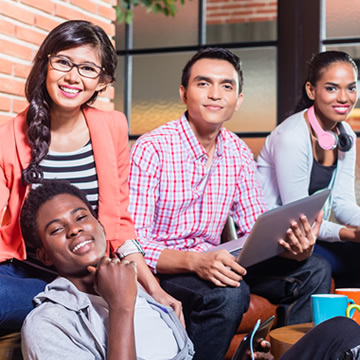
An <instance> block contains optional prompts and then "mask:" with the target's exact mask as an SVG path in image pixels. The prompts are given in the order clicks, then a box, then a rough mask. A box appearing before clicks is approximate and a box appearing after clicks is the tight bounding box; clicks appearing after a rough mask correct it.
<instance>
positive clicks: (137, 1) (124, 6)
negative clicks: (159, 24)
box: [115, 0, 185, 24]
mask: <svg viewBox="0 0 360 360" xmlns="http://www.w3.org/2000/svg"><path fill="white" fill-rule="evenodd" d="M177 1H179V2H180V4H181V5H184V3H185V0H119V2H121V5H116V6H115V10H116V18H117V21H118V22H119V23H123V22H126V23H127V24H130V23H131V21H132V19H133V17H134V12H133V8H134V7H135V6H138V5H142V6H144V7H145V8H146V10H147V12H153V13H154V14H157V13H161V14H164V15H165V16H175V13H176V11H177V7H176V5H175V3H176V2H177Z"/></svg>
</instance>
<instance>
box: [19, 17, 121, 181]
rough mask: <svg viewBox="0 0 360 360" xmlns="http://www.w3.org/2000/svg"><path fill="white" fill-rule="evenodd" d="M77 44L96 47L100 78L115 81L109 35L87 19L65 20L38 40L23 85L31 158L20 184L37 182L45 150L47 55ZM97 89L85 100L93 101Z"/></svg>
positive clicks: (48, 102) (47, 133)
mask: <svg viewBox="0 0 360 360" xmlns="http://www.w3.org/2000/svg"><path fill="white" fill-rule="evenodd" d="M81 45H90V46H93V47H94V48H98V49H99V50H100V51H99V52H100V57H101V66H102V67H103V68H104V69H105V70H104V72H103V73H102V74H101V75H100V82H103V81H108V82H113V81H115V70H116V65H117V56H116V52H115V49H114V47H113V45H112V44H111V41H110V39H109V37H108V36H107V35H106V33H105V32H104V30H103V29H102V28H101V27H99V26H97V25H93V24H92V23H90V22H88V21H83V20H71V21H66V22H64V23H62V24H60V25H58V26H57V27H56V28H54V29H53V30H52V31H51V32H50V33H49V34H48V35H47V37H46V38H45V40H44V42H43V43H42V44H41V46H40V48H39V50H38V52H37V54H36V56H35V58H34V63H33V67H32V69H31V71H30V74H29V77H28V79H27V81H26V85H25V94H26V98H27V100H28V102H29V104H30V106H29V109H28V112H27V116H26V121H27V124H28V126H29V129H28V132H27V136H28V139H29V143H30V146H31V162H30V164H29V166H28V167H27V168H26V169H24V170H23V172H22V180H23V183H24V184H34V183H40V182H42V179H43V172H42V170H41V168H40V166H39V163H40V162H41V160H43V159H44V157H45V156H46V154H47V153H48V151H49V145H50V107H51V101H52V100H51V98H50V96H49V94H48V91H47V89H46V77H47V67H48V55H49V54H51V55H54V54H57V53H58V52H60V51H62V50H66V49H70V48H73V47H77V46H81ZM97 95H98V91H95V93H94V95H93V96H92V97H91V98H90V99H89V100H88V101H87V104H91V103H93V102H94V101H95V99H96V97H97Z"/></svg>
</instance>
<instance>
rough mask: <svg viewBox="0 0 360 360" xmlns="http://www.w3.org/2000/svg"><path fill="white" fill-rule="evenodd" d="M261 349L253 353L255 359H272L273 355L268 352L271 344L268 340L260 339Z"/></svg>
mask: <svg viewBox="0 0 360 360" xmlns="http://www.w3.org/2000/svg"><path fill="white" fill-rule="evenodd" d="M260 347H261V348H262V349H261V351H257V352H255V353H254V358H255V359H264V360H273V359H274V357H273V356H272V354H271V353H270V348H271V345H270V343H269V342H268V341H266V340H262V341H261V342H260Z"/></svg>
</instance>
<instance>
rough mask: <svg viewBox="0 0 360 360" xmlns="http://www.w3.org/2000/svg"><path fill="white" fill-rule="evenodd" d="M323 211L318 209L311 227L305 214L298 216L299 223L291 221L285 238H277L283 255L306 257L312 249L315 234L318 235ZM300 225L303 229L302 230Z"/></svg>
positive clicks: (291, 257)
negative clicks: (283, 250)
mask: <svg viewBox="0 0 360 360" xmlns="http://www.w3.org/2000/svg"><path fill="white" fill-rule="evenodd" d="M322 218H323V212H322V211H320V213H319V215H318V216H317V218H316V220H315V223H314V225H313V227H311V225H310V224H309V222H308V220H307V218H306V216H304V215H303V216H301V217H300V223H301V225H302V226H300V225H299V223H298V222H296V221H293V222H292V223H291V224H290V228H289V229H288V230H287V232H286V238H285V239H281V240H279V244H280V245H281V246H283V247H284V249H285V252H284V253H283V254H282V256H283V257H286V258H289V259H294V260H297V261H303V260H306V259H308V258H309V257H310V256H311V255H312V253H313V250H314V245H315V241H316V238H317V236H318V235H319V231H320V225H321V222H322ZM301 227H302V228H303V229H304V231H302V229H301Z"/></svg>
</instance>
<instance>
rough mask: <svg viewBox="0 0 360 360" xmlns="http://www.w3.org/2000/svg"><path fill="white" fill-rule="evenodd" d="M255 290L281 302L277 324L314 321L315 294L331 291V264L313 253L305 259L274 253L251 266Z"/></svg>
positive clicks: (249, 278) (249, 277)
mask: <svg viewBox="0 0 360 360" xmlns="http://www.w3.org/2000/svg"><path fill="white" fill-rule="evenodd" d="M245 281H246V282H247V283H248V284H249V286H250V289H251V292H252V293H254V294H257V295H260V296H263V297H265V298H267V299H268V300H269V301H270V302H272V303H273V304H279V305H280V306H279V308H278V322H277V326H285V325H291V324H301V323H305V322H310V321H312V319H311V309H310V295H311V294H325V293H329V292H330V287H331V266H330V264H329V263H328V261H327V260H325V259H324V258H323V257H322V256H320V255H316V254H313V255H312V256H311V257H310V258H308V259H307V260H305V261H301V262H298V261H295V260H289V259H285V258H282V257H274V258H272V259H269V260H266V261H263V262H262V263H260V264H257V265H254V266H252V267H250V268H248V269H247V275H246V276H245Z"/></svg>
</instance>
